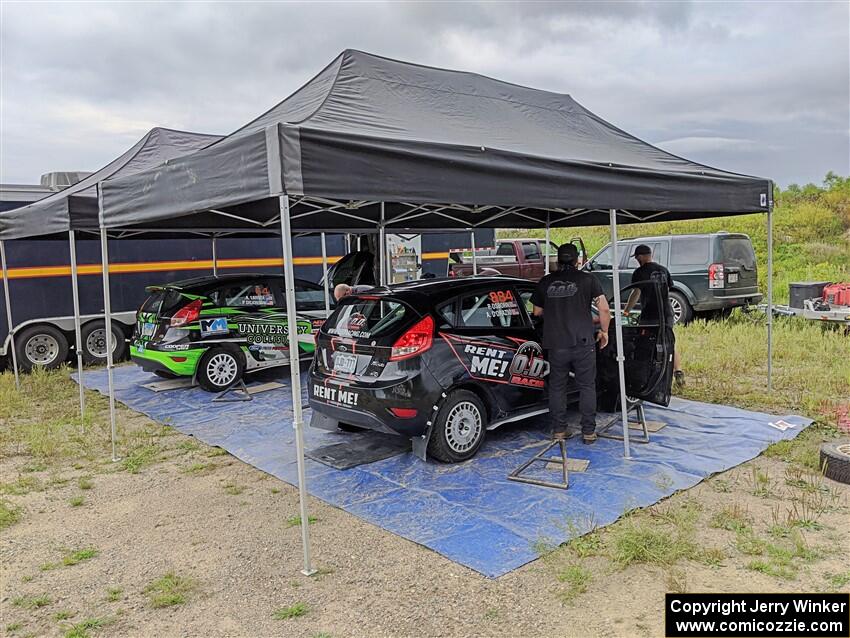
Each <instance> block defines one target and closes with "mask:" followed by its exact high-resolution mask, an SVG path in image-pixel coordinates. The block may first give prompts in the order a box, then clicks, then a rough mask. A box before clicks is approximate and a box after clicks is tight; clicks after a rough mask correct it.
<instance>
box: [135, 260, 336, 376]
mask: <svg viewBox="0 0 850 638" xmlns="http://www.w3.org/2000/svg"><path fill="white" fill-rule="evenodd" d="M146 290H147V292H148V293H150V296H149V297H148V298H147V299H146V300H145V302H144V303H143V304H142V306H141V308H139V311H138V313H137V314H136V328H135V331H134V332H133V337H132V339H131V341H130V357H131V359H132V360H133V361H134V362H135V363H137V364H138V365H140V366H141V367H142V369H144V370H147V371H149V372H153V373H154V374H157V375H159V376H162V377H167V378H172V377H193V378H194V379H196V380H197V382H198V384H199V385H200V386H201V387H202V388H204V389H205V390H208V391H210V392H220V391H222V390H225V389H227V388H228V387H230V386H232V385H233V384H234V383H237V382H238V381H239V379H241V378H242V375H243V374H245V373H246V372H252V371H254V370H261V369H265V368H270V367H274V366H281V365H287V364H288V363H289V326H288V322H287V319H286V301H285V293H284V279H283V276H275V275H266V274H240V275H224V276H209V277H199V278H196V279H186V280H184V281H178V282H174V283H171V284H166V285H162V286H150V287H148V288H147V289H146ZM331 303H332V304H333V301H331ZM295 305H296V308H297V311H298V314H297V329H298V345H299V350H300V354H301V356H304V357H310V356H312V354H313V351H314V350H315V341H314V336H313V335H314V333H315V332H316V331H317V330H318V328H319V326H321V325H322V322H323V321H324V320H325V318H326V312H325V296H324V288H323V287H322V286H319V285H318V284H314V283H312V282H309V281H304V280H302V279H296V280H295Z"/></svg>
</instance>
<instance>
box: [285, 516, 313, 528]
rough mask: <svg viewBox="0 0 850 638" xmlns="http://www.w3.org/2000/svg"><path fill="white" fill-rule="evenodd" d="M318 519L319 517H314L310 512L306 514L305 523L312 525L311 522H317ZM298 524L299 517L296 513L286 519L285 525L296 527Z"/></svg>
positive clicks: (299, 523) (299, 521)
mask: <svg viewBox="0 0 850 638" xmlns="http://www.w3.org/2000/svg"><path fill="white" fill-rule="evenodd" d="M318 520H319V519H318V518H316V517H315V516H313V515H312V514H311V515H308V516H307V524H308V525H312V524H313V523H316V522H318ZM300 525H301V517H300V516H299V515H297V514H296V515H295V516H290V517H289V518H287V519H286V526H287V527H298V526H300Z"/></svg>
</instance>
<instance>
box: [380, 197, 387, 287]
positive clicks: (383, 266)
mask: <svg viewBox="0 0 850 638" xmlns="http://www.w3.org/2000/svg"><path fill="white" fill-rule="evenodd" d="M378 250H380V251H381V256H380V258H379V259H378V268H380V269H381V276H380V277H379V278H378V283H379V284H381V285H382V286H385V285H386V284H387V264H386V261H387V234H386V231H385V230H384V202H381V223H380V224H378Z"/></svg>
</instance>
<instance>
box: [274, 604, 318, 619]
mask: <svg viewBox="0 0 850 638" xmlns="http://www.w3.org/2000/svg"><path fill="white" fill-rule="evenodd" d="M308 611H310V608H309V607H308V606H307V604H306V603H295V604H294V605H290V606H289V607H281V608H280V609H278V610H276V611H275V612H274V613H273V614H272V618H274V619H275V620H289V619H290V618H300V617H301V616H304V615H305V614H306V613H307V612H308Z"/></svg>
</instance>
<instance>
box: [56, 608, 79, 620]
mask: <svg viewBox="0 0 850 638" xmlns="http://www.w3.org/2000/svg"><path fill="white" fill-rule="evenodd" d="M76 615H77V612H75V611H69V610H67V609H63V610H62V611H57V612H56V613H55V614H53V619H54V620H68V619H69V618H73V617H74V616H76Z"/></svg>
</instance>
